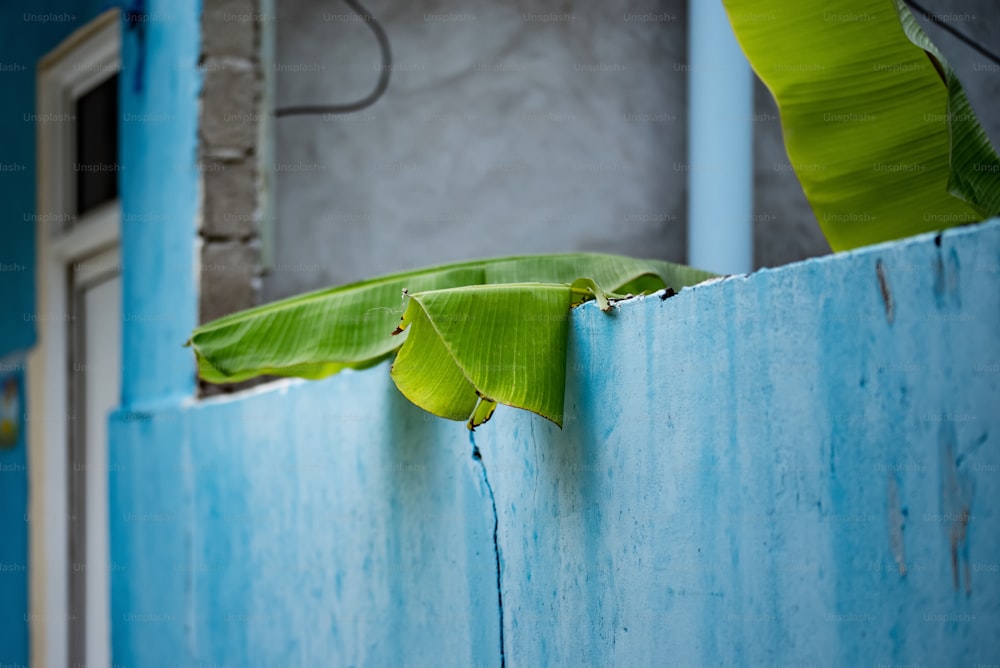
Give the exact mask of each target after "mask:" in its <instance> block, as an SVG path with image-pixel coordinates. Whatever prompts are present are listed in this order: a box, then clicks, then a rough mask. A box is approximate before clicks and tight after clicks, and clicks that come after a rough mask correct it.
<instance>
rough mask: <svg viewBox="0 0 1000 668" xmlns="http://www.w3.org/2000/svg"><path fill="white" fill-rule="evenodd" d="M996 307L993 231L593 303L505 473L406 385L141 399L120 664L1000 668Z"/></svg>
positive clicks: (118, 502) (506, 427)
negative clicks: (557, 391)
mask: <svg viewBox="0 0 1000 668" xmlns="http://www.w3.org/2000/svg"><path fill="white" fill-rule="evenodd" d="M126 252H128V248H126ZM998 288H1000V222H992V223H988V224H985V225H981V226H977V227H971V228H964V229H960V230H953V231H950V232H948V233H945V234H944V235H943V236H942V237H941V238H940V239H937V240H936V239H935V238H934V237H933V236H924V237H920V238H917V239H914V240H909V241H905V242H901V243H898V244H893V245H885V246H878V247H872V248H868V249H864V250H862V251H859V252H856V253H852V254H842V255H838V256H834V257H829V258H823V259H820V260H813V261H809V262H805V263H801V264H797V265H791V266H787V267H783V268H781V269H777V270H773V271H763V272H759V273H756V274H753V275H751V276H749V277H737V278H732V279H729V280H726V281H723V282H719V283H715V284H712V285H706V286H701V287H697V288H694V289H690V290H685V291H683V292H682V293H681V294H680V295H678V296H676V297H674V298H671V299H669V300H667V301H661V300H660V299H658V298H656V297H652V298H646V299H643V300H638V301H635V302H630V303H627V304H623V305H621V306H620V308H619V309H618V310H617V311H616V312H615V314H614V315H611V316H609V315H607V314H604V313H601V312H599V311H598V310H597V309H595V308H593V307H592V306H589V305H588V306H585V307H583V308H581V309H579V310H577V311H575V312H574V314H573V318H572V331H571V346H570V354H569V379H568V395H567V402H566V416H567V419H566V427H565V429H564V430H562V431H560V430H558V429H557V428H555V427H554V426H552V425H551V424H549V423H547V422H545V421H544V420H543V419H541V418H538V417H536V416H533V415H530V414H527V413H523V412H519V411H515V410H512V409H506V408H503V407H502V408H501V409H499V410H498V411H497V413H496V415H495V416H494V418H493V420H492V421H491V422H490V423H489V424H487V425H486V426H485V427H483V428H482V429H481V430H479V431H477V432H476V434H475V444H474V445H475V446H476V447H478V449H479V450H480V451H481V453H482V461H478V460H475V459H473V457H472V456H471V453H472V451H473V444H472V443H470V437H469V434H468V432H467V431H466V430H465V427H464V426H463V425H461V424H459V423H451V422H446V421H442V420H439V419H437V418H432V417H430V416H428V415H426V414H424V413H423V412H422V411H420V410H419V409H416V408H414V407H412V406H411V405H409V404H408V403H407V402H406V401H405V400H403V399H402V398H401V397H400V395H399V394H398V392H396V390H395V389H394V387H393V386H392V383H391V381H390V380H389V378H388V374H387V368H386V366H385V365H383V366H380V367H377V368H375V369H370V370H367V371H364V372H357V373H354V372H346V373H343V374H341V375H339V376H335V377H333V378H330V379H327V380H325V381H321V382H316V383H304V382H302V383H297V382H291V383H288V382H285V383H281V384H279V385H276V386H271V387H265V388H262V389H259V390H256V391H253V392H250V393H248V394H245V395H239V396H236V397H233V398H228V399H217V400H210V401H203V402H195V401H193V400H190V399H189V400H174V401H165V402H162V403H161V404H160V405H153V404H152V403H149V402H147V404H148V405H146V406H145V407H143V406H142V405H139V404H137V405H135V406H131V405H128V404H126V405H125V406H124V407H123V408H122V410H121V411H119V412H118V413H117V414H116V416H115V417H114V418H113V421H112V437H111V470H112V509H113V510H112V518H111V521H112V552H113V554H112V558H113V562H114V563H116V564H122V565H123V567H122V568H121V569H118V570H117V571H116V572H115V573H114V574H113V578H114V579H113V585H112V587H113V614H114V617H113V625H114V651H115V662H116V664H119V665H123V666H168V665H177V664H183V665H247V666H257V665H259V666H273V665H343V666H350V665H456V666H463V665H498V664H500V663H501V661H502V659H501V637H502V638H503V645H502V651H503V660H505V661H506V662H507V663H509V664H510V665H526V666H536V665H629V666H631V665H664V664H670V665H776V664H780V665H789V664H791V665H842V666H856V665H863V664H867V665H871V664H892V665H897V664H906V665H970V664H975V663H982V664H993V663H998V662H1000V642H998V640H997V637H996V629H997V626H998V614H1000V565H998V562H1000V558H998V556H997V555H998V554H1000V513H998V512H997V508H998V503H1000V482H998V473H1000V452H998V446H997V438H998V434H1000V411H998V410H997V409H998V407H1000V344H998V343H997V340H996V331H997V330H998V328H1000V289H998ZM134 298H135V297H134V296H133V299H134ZM128 299H129V297H128V293H126V302H128ZM127 308H129V304H128V303H126V309H127ZM138 334H139V333H138V332H137V330H131V336H132V337H136V336H138ZM180 340H182V339H181V338H179V339H178V342H179V341H180ZM154 341H155V339H154ZM128 345H129V346H130V347H129V348H128V349H129V350H130V351H132V354H133V355H137V354H139V351H140V350H142V348H143V346H142V341H138V340H133V341H131V342H130V343H129V344H128ZM150 349H151V351H152V353H154V354H155V353H156V351H157V349H156V347H155V345H154V346H151V347H150ZM132 361H133V360H132V359H131V358H127V359H126V363H127V367H126V368H131V367H129V366H128V364H129V363H130V362H132ZM156 364H158V362H149V365H150V367H153V366H155V365H156ZM185 368H186V369H187V370H188V371H190V369H191V361H190V360H188V361H187V363H186V366H185ZM498 565H499V591H498V573H497V567H498Z"/></svg>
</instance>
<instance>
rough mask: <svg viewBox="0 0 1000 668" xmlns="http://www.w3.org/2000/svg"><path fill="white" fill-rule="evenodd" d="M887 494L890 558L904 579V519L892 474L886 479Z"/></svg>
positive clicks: (897, 484)
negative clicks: (894, 561) (893, 560)
mask: <svg viewBox="0 0 1000 668" xmlns="http://www.w3.org/2000/svg"><path fill="white" fill-rule="evenodd" d="M888 494H889V512H888V519H889V548H890V549H891V550H892V557H893V559H895V560H896V565H897V566H898V567H899V575H900V577H906V543H905V542H904V541H903V531H904V530H905V529H906V517H905V516H904V515H903V510H902V507H901V505H900V503H899V483H897V482H896V476H895V475H894V474H892V473H890V474H889V478H888Z"/></svg>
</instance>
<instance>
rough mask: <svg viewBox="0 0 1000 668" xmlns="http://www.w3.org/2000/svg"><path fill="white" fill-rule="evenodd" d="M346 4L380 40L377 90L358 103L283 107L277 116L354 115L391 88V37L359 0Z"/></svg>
mask: <svg viewBox="0 0 1000 668" xmlns="http://www.w3.org/2000/svg"><path fill="white" fill-rule="evenodd" d="M344 4H345V5H347V6H348V7H350V8H351V10H353V11H354V13H355V14H357V15H358V16H360V17H361V18H362V20H363V21H364V22H365V23H366V24H367V25H368V27H369V28H370V29H371V31H372V32H373V33H374V34H375V39H377V40H378V46H379V51H380V52H381V53H382V69H381V71H380V72H379V76H378V82H377V83H376V84H375V89H374V90H373V91H372V92H371V93H369V94H368V97H365V98H362V99H360V100H358V101H357V102H351V103H349V104H328V105H302V106H298V107H282V108H280V109H275V110H274V115H275V116H305V115H307V114H350V113H354V112H355V111H361V110H362V109H364V108H366V107H370V106H372V105H373V104H375V103H376V102H377V101H378V99H379V98H380V97H382V94H383V93H385V89H386V88H388V87H389V73H390V72H391V71H392V51H390V50H389V37H388V36H387V35H386V34H385V30H383V29H382V26H381V25H379V22H378V21H376V20H375V17H373V16H372V15H371V14H369V13H368V10H367V9H365V8H364V7H362V6H361V3H360V2H358V0H344Z"/></svg>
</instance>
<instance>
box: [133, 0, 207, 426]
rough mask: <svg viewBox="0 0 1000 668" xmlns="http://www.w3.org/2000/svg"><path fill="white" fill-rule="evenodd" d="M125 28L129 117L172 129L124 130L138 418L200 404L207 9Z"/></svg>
mask: <svg viewBox="0 0 1000 668" xmlns="http://www.w3.org/2000/svg"><path fill="white" fill-rule="evenodd" d="M146 12H147V14H146V16H147V18H146V19H145V20H142V19H140V20H139V21H138V25H136V26H134V27H132V28H129V27H128V25H126V27H125V28H124V37H123V42H122V65H123V71H122V77H121V106H122V113H123V115H124V116H125V117H132V118H143V117H144V116H145V115H150V116H155V117H159V118H168V119H169V120H170V122H169V123H123V124H122V128H121V133H122V137H121V162H122V172H121V202H122V258H123V261H122V285H123V301H122V308H123V311H124V324H123V331H122V345H123V347H124V352H123V360H122V362H123V370H124V373H123V378H122V402H123V405H124V406H126V407H131V408H137V407H141V406H143V405H148V404H151V403H158V402H163V401H166V402H172V401H173V402H176V401H177V400H179V399H181V398H183V397H189V396H191V393H192V391H193V389H194V382H195V369H194V362H193V358H192V355H191V352H190V351H189V350H187V349H185V348H184V347H183V344H184V342H185V341H186V340H187V337H188V335H189V334H190V333H191V329H192V328H193V327H194V326H195V324H196V318H197V308H198V305H197V284H196V281H195V279H196V276H195V264H194V257H195V253H194V251H195V240H196V238H197V234H196V217H197V213H198V199H199V192H198V188H199V182H200V174H199V169H198V143H197V140H198V95H199V91H200V87H201V81H202V77H201V73H200V71H199V70H198V54H199V50H200V40H201V28H200V17H201V3H200V2H190V3H188V2H180V3H175V2H173V1H172V0H149V1H148V2H147V3H146Z"/></svg>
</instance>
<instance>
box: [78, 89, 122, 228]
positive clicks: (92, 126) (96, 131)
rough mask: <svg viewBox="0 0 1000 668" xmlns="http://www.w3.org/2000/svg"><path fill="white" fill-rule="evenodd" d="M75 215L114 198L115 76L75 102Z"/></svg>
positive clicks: (115, 159) (116, 122)
mask: <svg viewBox="0 0 1000 668" xmlns="http://www.w3.org/2000/svg"><path fill="white" fill-rule="evenodd" d="M73 170H74V171H75V172H76V213H77V215H82V214H85V213H87V212H88V211H90V210H91V209H93V208H94V207H96V206H98V205H99V204H103V203H104V202H108V201H110V200H113V199H115V198H116V197H118V75H117V74H116V75H115V76H113V77H111V78H110V79H107V80H106V81H104V82H103V83H101V84H99V85H97V86H96V87H95V88H93V89H91V90H90V91H88V92H86V93H84V94H83V95H81V96H80V97H79V98H77V100H76V164H74V165H73Z"/></svg>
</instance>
